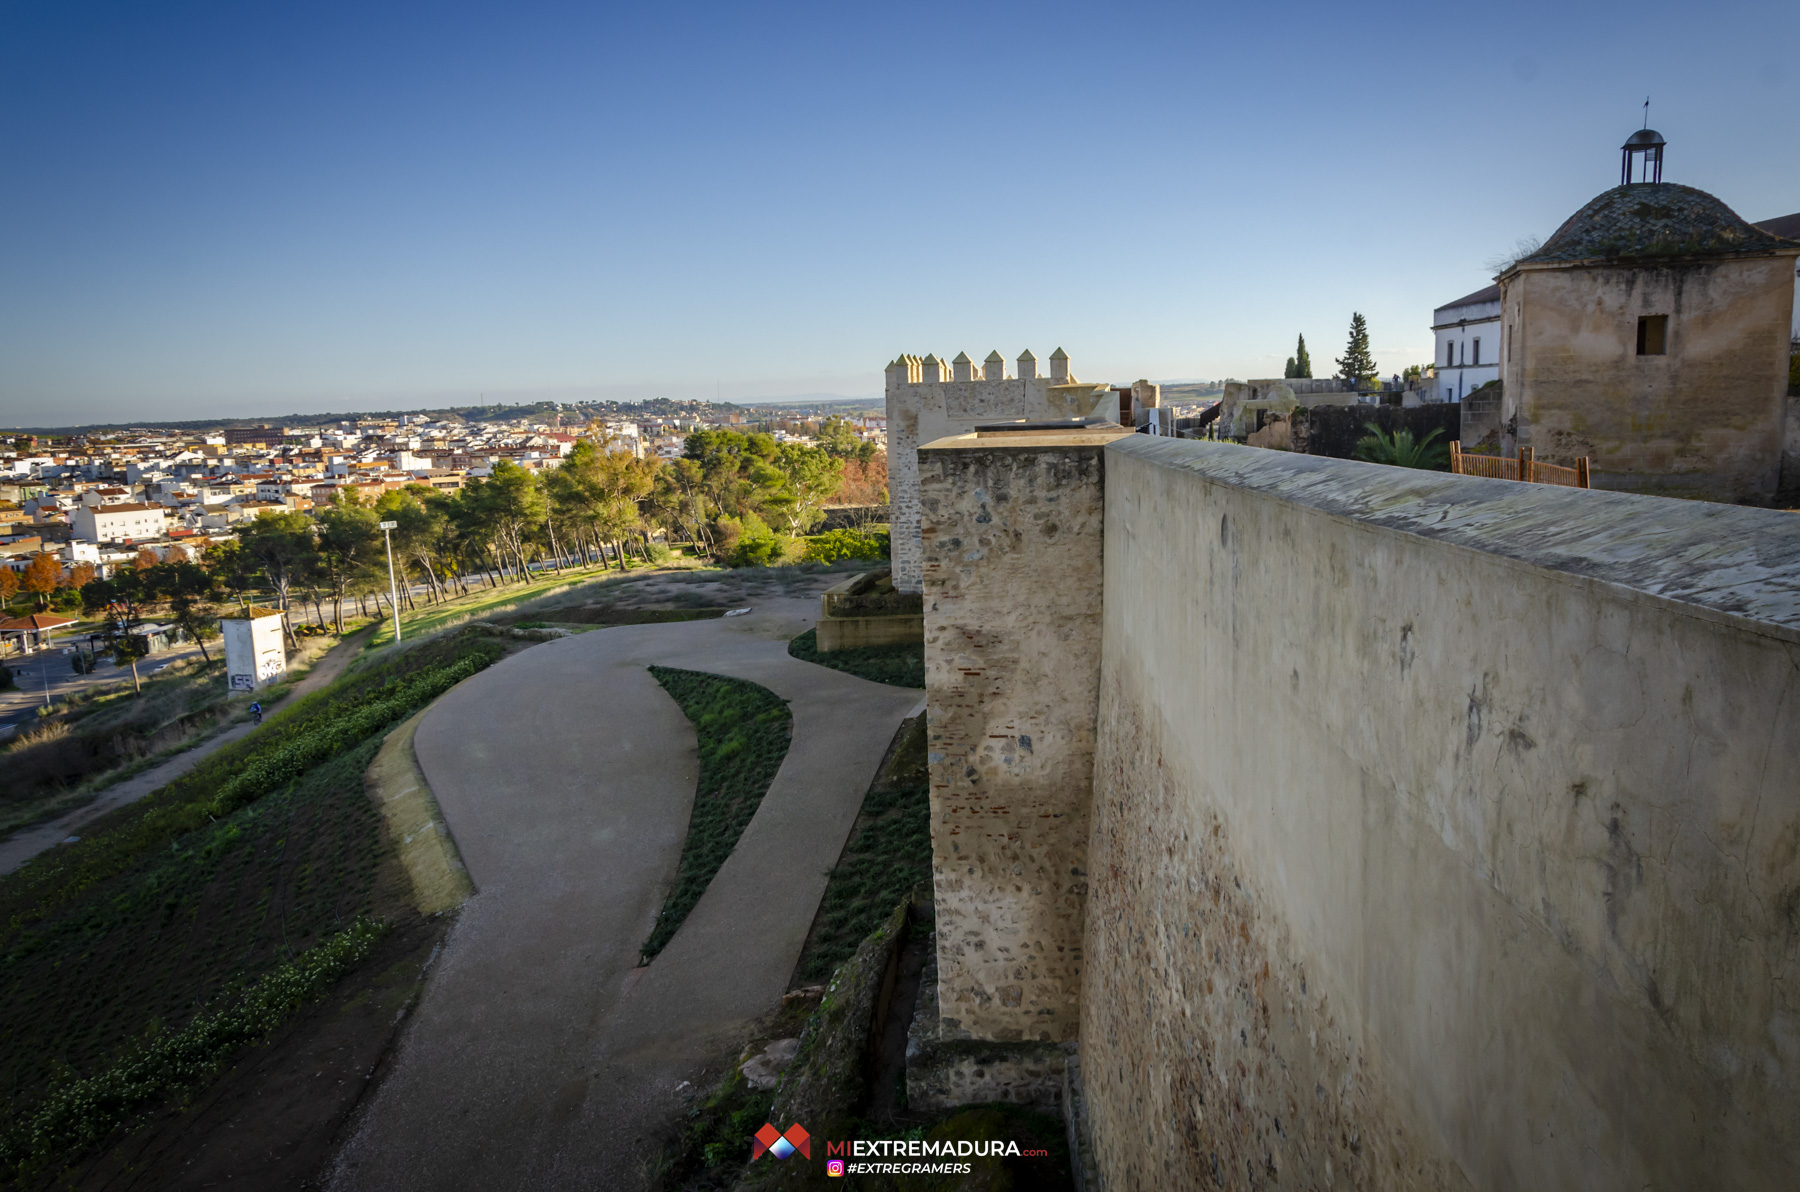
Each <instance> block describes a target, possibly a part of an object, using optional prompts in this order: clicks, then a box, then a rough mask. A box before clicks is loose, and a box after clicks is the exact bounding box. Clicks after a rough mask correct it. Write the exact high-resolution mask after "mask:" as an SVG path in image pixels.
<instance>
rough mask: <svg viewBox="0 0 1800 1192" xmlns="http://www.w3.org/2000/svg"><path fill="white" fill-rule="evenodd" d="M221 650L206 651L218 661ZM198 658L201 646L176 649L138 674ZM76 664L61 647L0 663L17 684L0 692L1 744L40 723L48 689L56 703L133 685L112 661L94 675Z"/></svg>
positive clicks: (142, 665) (142, 663)
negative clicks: (78, 669)
mask: <svg viewBox="0 0 1800 1192" xmlns="http://www.w3.org/2000/svg"><path fill="white" fill-rule="evenodd" d="M86 641H87V639H86V638H83V639H82V642H83V644H84V645H85V644H86ZM221 648H223V647H222V646H221V645H217V644H215V645H212V646H208V647H207V649H209V650H211V651H212V653H213V657H215V658H217V657H218V656H219V650H220V649H221ZM198 657H200V647H199V646H198V645H194V644H189V645H183V646H176V647H175V648H173V649H171V650H167V651H164V652H163V653H160V654H153V655H151V656H150V657H149V658H145V659H143V660H142V661H140V662H139V663H138V674H139V676H140V677H142V678H146V679H147V678H149V677H150V673H151V672H152V671H153V670H154V669H155V668H157V667H159V666H161V665H163V664H164V663H165V662H180V661H184V660H186V659H189V658H198ZM73 661H74V660H73V659H72V658H71V657H70V656H69V655H67V654H64V653H63V652H62V646H61V644H60V643H59V644H57V645H54V646H52V647H51V648H50V649H48V650H40V651H38V652H37V653H36V654H25V655H19V654H12V655H8V656H7V657H6V658H5V659H4V660H3V661H0V665H4V666H5V667H6V669H7V670H9V671H11V672H12V674H13V684H14V685H13V686H12V687H11V688H9V689H8V690H6V691H0V741H5V740H6V739H7V738H9V737H11V736H12V735H13V733H14V732H16V731H18V729H19V727H20V726H22V725H26V724H30V723H33V722H34V721H36V720H37V714H38V709H39V708H41V707H43V706H44V689H45V687H46V686H48V687H49V690H50V699H51V701H52V702H57V701H60V700H64V699H67V698H68V697H69V696H71V695H75V694H77V693H79V692H82V691H86V690H88V689H89V688H90V687H108V686H111V685H112V684H114V683H129V682H131V668H130V667H129V666H115V665H113V663H112V660H111V659H106V658H103V659H101V660H100V665H99V667H98V668H97V669H96V670H95V671H94V673H93V674H91V675H78V674H76V673H75V668H74V666H73V665H72V663H73Z"/></svg>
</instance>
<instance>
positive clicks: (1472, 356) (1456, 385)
mask: <svg viewBox="0 0 1800 1192" xmlns="http://www.w3.org/2000/svg"><path fill="white" fill-rule="evenodd" d="M1431 331H1432V334H1433V335H1435V336H1436V337H1437V349H1436V352H1437V354H1436V356H1435V357H1434V359H1435V360H1436V362H1437V375H1438V390H1439V392H1441V393H1442V394H1443V395H1444V400H1445V401H1461V400H1462V399H1463V398H1464V397H1465V396H1467V394H1468V392H1469V390H1471V389H1478V388H1480V387H1481V386H1483V385H1485V384H1487V383H1488V382H1489V381H1498V380H1499V379H1500V287H1499V286H1497V285H1493V286H1489V287H1488V288H1487V289H1485V290H1476V291H1475V292H1474V293H1473V294H1470V295H1468V296H1467V297H1466V298H1458V299H1457V300H1456V301H1455V302H1450V303H1446V304H1445V305H1443V306H1440V307H1438V308H1437V309H1436V310H1434V311H1432V312H1431Z"/></svg>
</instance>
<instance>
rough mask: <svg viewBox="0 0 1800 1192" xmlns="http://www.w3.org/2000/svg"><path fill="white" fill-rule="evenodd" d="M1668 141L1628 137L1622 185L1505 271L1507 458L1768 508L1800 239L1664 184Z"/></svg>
mask: <svg viewBox="0 0 1800 1192" xmlns="http://www.w3.org/2000/svg"><path fill="white" fill-rule="evenodd" d="M1665 143H1666V142H1664V140H1663V138H1662V136H1661V135H1660V134H1658V133H1657V132H1655V131H1654V130H1652V129H1649V128H1645V129H1643V130H1640V131H1639V132H1637V133H1634V134H1633V135H1632V136H1631V137H1630V138H1629V139H1628V140H1627V141H1626V142H1625V145H1624V148H1623V150H1622V153H1623V157H1622V160H1621V163H1620V171H1619V172H1620V179H1621V181H1620V184H1619V185H1618V186H1616V187H1614V188H1613V189H1611V190H1609V191H1606V192H1605V193H1603V194H1601V195H1598V196H1597V197H1595V198H1594V199H1593V200H1592V201H1591V202H1589V203H1588V204H1587V205H1586V206H1584V207H1582V208H1581V210H1579V211H1577V212H1576V213H1575V214H1574V215H1572V216H1570V217H1569V218H1568V220H1567V221H1565V222H1564V223H1563V225H1562V227H1560V228H1558V229H1557V230H1556V233H1555V234H1554V235H1553V236H1551V237H1550V239H1549V240H1548V241H1546V242H1545V244H1544V246H1543V247H1542V248H1540V249H1538V251H1536V252H1535V253H1532V254H1531V255H1530V256H1527V257H1524V258H1521V259H1520V260H1518V261H1516V262H1514V263H1513V264H1511V265H1509V266H1508V267H1507V268H1506V270H1505V271H1504V272H1502V273H1501V274H1500V277H1499V279H1498V280H1499V283H1500V302H1501V318H1502V325H1501V343H1500V351H1501V363H1500V370H1501V380H1502V388H1503V394H1504V396H1503V398H1502V403H1503V404H1502V409H1501V415H1500V417H1501V422H1502V425H1503V427H1504V429H1505V432H1506V433H1505V437H1504V440H1503V441H1504V444H1505V446H1504V450H1505V453H1506V454H1508V455H1516V454H1517V453H1518V451H1519V450H1520V449H1522V448H1525V447H1530V448H1531V449H1532V451H1533V453H1534V454H1535V455H1536V457H1537V458H1538V459H1540V460H1543V461H1545V462H1549V463H1560V464H1565V465H1567V464H1573V463H1574V461H1575V460H1576V459H1577V458H1578V457H1582V456H1585V457H1587V459H1588V461H1589V469H1590V473H1591V475H1592V476H1593V482H1594V485H1595V486H1596V487H1603V488H1617V489H1628V490H1632V491H1637V492H1650V493H1662V494H1667V495H1671V496H1691V497H1701V498H1705V499H1710V500H1720V501H1751V502H1756V503H1762V502H1766V501H1769V500H1771V499H1773V498H1774V496H1775V494H1776V492H1777V490H1778V488H1779V487H1780V485H1781V483H1782V478H1781V475H1780V472H1781V460H1782V437H1783V427H1782V422H1783V412H1784V411H1783V404H1784V402H1785V400H1786V397H1785V395H1786V391H1787V359H1788V339H1789V329H1790V326H1791V322H1792V317H1793V305H1794V280H1793V278H1794V266H1795V258H1796V257H1800V243H1795V242H1794V241H1791V240H1785V239H1783V238H1781V237H1779V236H1776V235H1773V234H1772V233H1770V232H1767V231H1764V230H1763V229H1761V228H1757V227H1755V226H1753V225H1751V224H1749V223H1747V222H1745V221H1744V220H1743V219H1742V218H1740V217H1739V216H1738V214H1737V213H1736V212H1735V211H1733V210H1732V209H1731V208H1730V207H1728V206H1726V205H1725V204H1724V203H1722V202H1720V201H1719V200H1718V199H1717V198H1715V197H1714V196H1712V195H1710V194H1707V193H1706V192H1705V191H1702V190H1696V189H1695V188H1693V187H1691V186H1681V185H1679V184H1676V183H1670V182H1664V181H1662V164H1663V146H1664V145H1665ZM1634 175H1635V178H1636V180H1635V181H1634V180H1633V177H1634Z"/></svg>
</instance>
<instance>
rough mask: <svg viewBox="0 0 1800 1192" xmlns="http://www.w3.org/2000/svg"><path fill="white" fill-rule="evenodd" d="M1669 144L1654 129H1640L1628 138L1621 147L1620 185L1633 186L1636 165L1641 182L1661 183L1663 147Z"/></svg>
mask: <svg viewBox="0 0 1800 1192" xmlns="http://www.w3.org/2000/svg"><path fill="white" fill-rule="evenodd" d="M1667 144H1668V142H1667V141H1665V140H1663V136H1662V134H1661V133H1660V132H1657V131H1656V130H1655V129H1654V128H1640V129H1639V130H1638V131H1636V132H1634V133H1632V134H1631V135H1630V136H1629V137H1626V138H1625V143H1624V144H1623V145H1621V146H1620V147H1619V185H1620V186H1629V185H1631V175H1632V167H1633V166H1634V165H1635V166H1637V167H1638V169H1637V175H1638V181H1639V182H1661V181H1662V157H1663V146H1664V145H1667ZM1652 170H1654V171H1655V176H1654V177H1652V176H1651V171H1652Z"/></svg>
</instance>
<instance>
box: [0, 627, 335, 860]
mask: <svg viewBox="0 0 1800 1192" xmlns="http://www.w3.org/2000/svg"><path fill="white" fill-rule="evenodd" d="M314 640H316V639H314ZM363 640H364V639H363V635H362V634H360V633H359V634H354V635H352V636H350V637H347V638H345V639H344V640H343V641H341V642H339V643H338V644H337V645H335V646H333V647H332V648H331V649H330V651H328V652H327V653H326V654H325V656H324V657H323V658H320V659H319V661H318V663H317V664H316V665H314V666H313V668H312V670H311V671H309V672H308V673H307V675H306V677H305V678H304V679H301V680H300V681H299V682H298V683H296V684H294V686H293V689H292V690H291V691H289V692H288V694H287V695H286V696H284V697H283V698H282V700H281V701H280V702H279V703H276V704H271V705H270V706H269V708H268V711H270V712H278V711H280V710H281V709H282V708H284V707H286V706H287V705H288V704H289V703H292V702H293V701H294V700H297V699H299V698H301V697H302V696H305V695H310V694H312V693H313V692H315V691H317V690H318V689H319V688H321V687H323V686H324V685H325V684H327V683H329V682H331V681H332V680H333V679H335V678H337V677H338V676H339V675H340V674H342V673H343V671H344V668H345V667H346V666H348V665H350V660H351V659H352V658H354V657H356V655H357V654H358V653H359V652H360V651H361V649H362V643H363ZM54 657H58V658H60V657H61V655H54ZM156 657H157V658H158V659H161V658H163V657H165V656H164V655H162V654H158V655H156ZM143 665H144V664H143V663H141V662H140V663H138V666H139V667H142V666H143ZM125 675H126V677H127V678H129V677H130V676H131V671H130V669H129V668H127V669H126V671H125ZM221 681H222V680H221ZM252 727H253V726H251V725H249V724H239V725H234V726H233V727H231V728H228V729H226V730H225V731H224V732H222V733H220V734H219V735H218V736H216V737H212V738H211V739H209V740H206V741H203V742H201V743H200V744H198V745H196V746H194V747H193V748H192V749H188V750H185V751H183V752H181V753H178V754H176V755H175V756H174V757H172V758H170V759H169V760H168V761H166V762H163V763H162V764H161V765H158V766H153V767H151V768H150V769H148V770H145V771H144V772H142V773H141V774H135V775H133V776H132V777H130V778H127V779H125V780H124V781H123V782H115V783H113V784H112V785H111V786H109V787H107V788H106V789H105V790H103V791H101V792H100V793H99V795H97V796H96V797H95V798H94V801H93V802H91V803H88V804H86V805H84V806H82V807H77V808H76V809H75V810H73V811H71V812H68V813H67V814H65V815H60V816H58V817H57V818H55V819H53V820H47V821H45V822H44V823H41V824H37V825H34V826H32V827H29V828H21V829H19V830H18V831H17V832H14V833H13V834H12V835H11V836H8V837H7V838H6V839H5V840H0V874H6V873H11V872H12V871H13V870H15V869H17V868H18V867H19V866H21V865H23V864H25V862H27V861H29V860H31V858H33V857H35V856H37V855H38V854H39V853H41V852H43V851H44V850H45V849H47V848H51V847H53V846H55V845H58V844H61V843H62V842H63V841H65V840H67V839H68V838H69V837H71V836H79V835H80V834H81V829H82V828H83V827H84V826H85V825H87V824H90V823H92V822H93V821H94V820H96V819H98V818H100V817H101V816H103V815H105V814H106V813H107V812H109V811H111V810H113V809H114V808H115V807H123V806H124V805H125V804H127V803H135V802H136V801H137V800H139V799H141V798H143V797H144V796H145V795H147V794H149V793H150V792H151V791H153V790H156V789H157V788H158V787H160V786H164V785H166V784H168V783H170V782H172V781H174V780H175V779H176V778H179V777H180V776H181V775H183V774H185V773H187V772H188V771H189V770H191V769H193V768H194V767H195V766H196V765H198V764H199V763H200V759H202V758H204V757H206V756H207V755H209V754H211V753H212V752H213V750H215V749H222V748H224V747H225V746H226V745H229V744H230V743H231V742H233V741H235V740H237V739H238V738H239V737H242V736H243V735H244V734H246V733H248V732H250V731H252Z"/></svg>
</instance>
